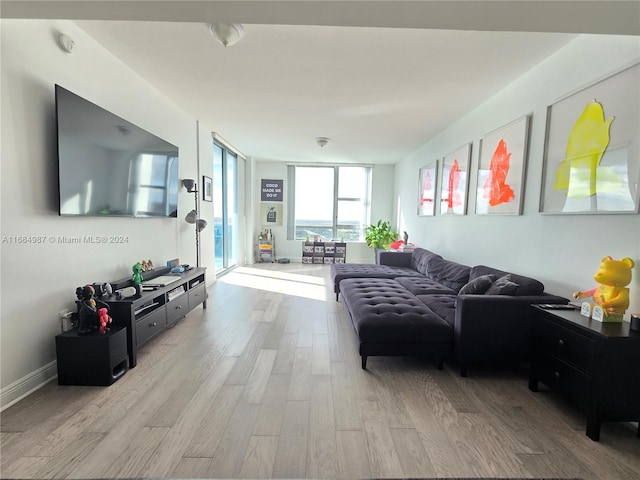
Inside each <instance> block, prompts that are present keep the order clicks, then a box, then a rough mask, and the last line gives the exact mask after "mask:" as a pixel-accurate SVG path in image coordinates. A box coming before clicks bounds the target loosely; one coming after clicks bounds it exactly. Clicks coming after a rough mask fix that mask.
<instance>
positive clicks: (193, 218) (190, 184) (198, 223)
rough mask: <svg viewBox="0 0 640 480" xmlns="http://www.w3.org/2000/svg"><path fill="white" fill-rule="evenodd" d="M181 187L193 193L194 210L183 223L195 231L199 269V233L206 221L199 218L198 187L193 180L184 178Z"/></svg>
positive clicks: (205, 225)
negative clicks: (189, 224)
mask: <svg viewBox="0 0 640 480" xmlns="http://www.w3.org/2000/svg"><path fill="white" fill-rule="evenodd" d="M182 185H184V188H185V189H186V190H187V192H189V193H193V197H194V202H195V208H194V209H193V210H191V211H190V212H189V213H187V216H186V217H184V220H185V222H187V223H191V224H193V225H195V230H196V267H200V232H201V231H202V230H204V229H205V228H206V227H207V221H206V220H203V219H201V218H200V212H199V211H198V187H197V186H196V182H195V181H194V180H193V179H190V178H185V179H184V180H182Z"/></svg>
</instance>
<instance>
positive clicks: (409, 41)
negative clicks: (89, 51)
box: [2, 0, 640, 164]
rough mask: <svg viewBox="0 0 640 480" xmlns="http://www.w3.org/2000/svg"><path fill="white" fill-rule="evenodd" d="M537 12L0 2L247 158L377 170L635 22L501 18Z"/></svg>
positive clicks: (489, 7) (406, 6) (5, 12)
mask: <svg viewBox="0 0 640 480" xmlns="http://www.w3.org/2000/svg"><path fill="white" fill-rule="evenodd" d="M545 3H547V4H549V5H550V6H551V5H556V4H568V3H571V2H517V1H516V2H483V1H480V0H477V1H472V2H456V1H453V2H401V1H396V2H386V1H379V2H369V1H351V2H317V1H315V2H314V1H306V2H305V1H284V2H283V1H280V2H271V1H269V0H263V1H260V2H251V1H234V2H208V1H195V2H193V1H182V2H180V1H178V2H176V1H164V2H157V1H153V0H147V1H129V2H115V1H106V2H105V1H93V2H56V1H47V2H30V1H22V2H7V1H4V2H3V5H2V16H3V17H5V18H9V17H14V18H68V19H73V20H74V21H75V22H76V23H77V25H78V26H79V27H80V28H82V29H83V30H84V31H86V32H87V33H88V34H89V35H90V36H92V37H93V38H95V39H96V40H97V41H98V42H99V43H101V44H102V45H103V46H104V47H105V48H106V49H108V50H109V51H111V52H112V53H113V54H114V55H115V56H117V57H118V58H119V59H121V60H122V61H123V62H124V63H126V64H127V65H129V66H130V67H131V68H132V69H133V70H135V71H136V72H138V74H140V75H141V76H142V77H144V78H145V79H146V80H147V81H148V82H149V83H151V84H152V85H154V86H155V87H156V88H157V89H158V90H159V91H160V92H162V93H163V94H164V95H165V96H166V97H168V98H169V99H171V100H172V101H173V102H174V103H175V104H177V105H178V106H179V107H180V108H181V109H182V110H184V111H185V112H187V113H188V114H189V115H191V116H193V117H194V118H195V119H197V120H199V121H200V123H201V124H202V125H203V126H205V127H207V128H210V129H211V130H213V131H215V132H217V133H218V134H220V135H221V136H222V137H224V138H225V139H226V140H228V141H229V142H230V143H231V144H232V145H234V146H235V147H236V148H237V149H238V150H240V151H241V152H242V153H243V154H245V155H247V156H251V157H254V158H257V159H268V160H278V161H286V162H354V163H367V164H376V163H395V162H397V161H398V160H400V159H402V158H403V157H405V156H406V155H408V154H409V153H411V152H412V151H414V150H416V149H417V148H418V147H419V146H420V145H421V144H423V143H425V142H426V141H427V140H429V139H430V138H431V137H433V136H434V135H436V134H437V133H438V132H440V131H442V130H443V129H445V128H446V127H447V126H449V125H450V124H451V123H452V122H454V121H455V120H456V119H457V118H460V117H461V116H462V115H464V114H465V113H466V112H468V111H469V110H471V109H473V108H474V107H475V106H477V105H479V104H481V103H482V102H484V101H486V100H487V99H488V98H490V97H491V96H492V95H494V94H495V93H497V92H498V91H500V90H501V89H502V88H504V87H505V86H506V85H508V84H509V83H511V82H512V81H514V80H515V79H517V78H518V77H520V76H521V75H523V74H524V73H526V72H527V71H529V70H530V69H532V68H533V67H534V66H535V65H536V64H538V63H539V62H540V61H542V60H543V59H544V58H546V57H547V56H549V55H550V54H552V53H553V52H554V51H556V50H558V49H559V48H562V47H563V46H564V45H566V44H567V43H568V42H569V41H571V40H572V39H573V38H575V34H576V33H578V32H587V33H593V32H597V33H624V34H634V35H637V34H638V33H640V14H639V16H638V18H639V20H638V27H637V30H638V31H636V32H633V31H630V32H629V31H627V30H628V28H629V27H628V24H629V22H628V21H627V22H626V23H625V22H622V23H621V22H618V23H609V22H607V21H606V20H607V19H606V18H605V21H604V22H603V18H602V17H601V16H600V17H599V18H598V22H595V24H597V26H594V25H591V24H590V21H589V20H588V19H589V18H590V15H588V13H589V12H587V11H585V12H584V15H576V5H577V4H578V3H579V4H581V5H582V4H584V5H586V7H585V8H587V7H588V8H591V7H592V6H597V5H599V4H601V3H609V4H610V2H595V1H594V2H572V3H573V5H572V8H570V9H568V11H567V12H566V14H565V16H566V17H567V19H569V20H567V22H566V25H567V27H566V28H564V29H563V28H560V27H554V23H556V21H557V18H555V17H554V19H555V20H554V21H545V18H544V15H542V13H544V12H543V11H538V10H535V11H526V12H524V11H522V10H517V9H516V10H515V11H511V10H510V9H511V8H512V7H513V5H515V6H517V5H518V4H521V5H523V6H524V5H529V4H537V5H541V4H545ZM623 3H625V2H623ZM626 3H632V4H636V5H640V3H637V2H626ZM7 4H8V7H9V8H8V9H7ZM36 4H37V8H33V9H31V10H29V9H28V8H27V9H26V10H25V6H26V7H29V6H31V7H33V6H34V5H36ZM74 4H75V7H74ZM445 4H447V5H445ZM500 4H502V6H503V7H505V6H507V7H508V8H503V9H500V8H498V7H500ZM79 5H82V6H83V8H78V6H79ZM91 5H92V6H93V7H92V8H91ZM328 5H330V8H328ZM452 5H456V6H457V9H454V10H451V6H452ZM116 6H117V8H115V7H116ZM207 6H208V7H210V8H213V7H215V8H213V9H209V10H203V8H205V7H207ZM269 6H270V7H271V8H267V7H269ZM463 6H466V8H461V7H463ZM55 7H57V8H55ZM391 7H395V8H391ZM419 7H420V8H424V7H431V10H430V11H428V12H427V11H421V10H419ZM434 7H440V10H438V9H435V10H434V9H433V8H434ZM478 7H484V8H481V9H480V10H478V9H477V8H478ZM553 8H555V7H553ZM609 10H610V11H612V12H614V13H616V11H615V9H608V10H607V11H609ZM536 12H537V14H534V13H536ZM598 12H599V11H597V12H595V14H598ZM638 12H640V10H638ZM427 13H429V15H427ZM553 13H554V14H556V15H560V14H561V13H562V12H560V13H558V12H553ZM569 13H571V15H569ZM617 13H618V14H619V15H622V16H623V17H625V18H627V17H628V15H629V12H628V11H622V10H621V11H620V12H617ZM471 14H473V15H471ZM523 14H526V15H525V17H524V18H523ZM527 15H528V17H529V18H527ZM607 15H610V13H609V14H607ZM470 17H475V18H470ZM580 17H582V18H583V21H582V23H580V22H578V23H576V21H575V19H576V18H580ZM438 18H440V21H438V22H436V20H438ZM141 19H145V20H141ZM627 19H628V18H627ZM215 21H236V22H241V23H243V24H244V29H245V32H246V35H245V37H244V38H243V39H242V40H241V41H240V42H239V43H238V44H236V45H234V46H232V47H226V48H225V47H223V46H222V45H221V44H219V43H217V42H216V40H215V39H214V38H213V37H212V36H211V35H210V33H209V30H208V28H207V23H210V22H215ZM279 22H281V23H279ZM433 22H436V24H435V25H434V24H432V23H433ZM603 23H604V24H605V25H614V26H610V27H607V28H609V29H611V31H607V32H600V31H598V30H599V29H601V28H602V24H603ZM514 24H515V25H516V27H515V28H514V27H512V26H513V25H514ZM406 26H410V27H411V28H406ZM443 26H444V27H446V28H443ZM631 27H633V22H632V24H631ZM510 28H513V29H514V30H515V29H518V30H522V31H508V30H509V29H510ZM479 29H491V30H497V31H479ZM549 30H550V31H549ZM554 30H557V31H554ZM563 30H564V31H566V32H570V33H561V32H562V31H563ZM631 30H633V28H631ZM82 48H83V45H82V44H78V43H76V50H80V49H82ZM523 113H526V112H523ZM491 127H494V126H493V125H489V124H488V128H491ZM318 136H324V137H329V138H330V141H329V143H328V145H326V146H325V147H323V148H321V147H319V146H318V145H317V144H316V143H315V140H314V139H315V137H318Z"/></svg>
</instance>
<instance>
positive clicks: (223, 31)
mask: <svg viewBox="0 0 640 480" xmlns="http://www.w3.org/2000/svg"><path fill="white" fill-rule="evenodd" d="M209 33H211V35H213V36H214V37H215V38H216V40H218V42H220V43H221V44H222V45H224V46H225V47H231V46H233V45H235V44H236V43H238V42H239V41H240V40H241V39H242V37H244V27H243V26H242V25H241V24H240V23H211V24H209Z"/></svg>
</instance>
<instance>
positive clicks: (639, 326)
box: [629, 313, 640, 332]
mask: <svg viewBox="0 0 640 480" xmlns="http://www.w3.org/2000/svg"><path fill="white" fill-rule="evenodd" d="M629 328H630V329H631V330H633V331H634V332H640V313H632V314H631V326H630V327H629Z"/></svg>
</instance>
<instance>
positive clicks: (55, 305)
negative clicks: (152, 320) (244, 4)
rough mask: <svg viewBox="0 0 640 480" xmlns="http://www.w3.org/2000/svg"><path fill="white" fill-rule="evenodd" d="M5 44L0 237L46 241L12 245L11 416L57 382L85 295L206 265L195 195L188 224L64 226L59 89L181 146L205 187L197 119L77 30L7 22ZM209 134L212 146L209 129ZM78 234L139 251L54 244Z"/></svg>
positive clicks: (5, 326)
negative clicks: (141, 276)
mask: <svg viewBox="0 0 640 480" xmlns="http://www.w3.org/2000/svg"><path fill="white" fill-rule="evenodd" d="M59 32H64V33H66V34H68V35H71V36H72V37H73V38H74V39H75V42H76V49H75V52H74V54H73V55H66V54H64V53H63V52H62V51H61V50H60V49H59V48H58V46H57V44H56V38H57V34H58V33H59ZM1 35H2V43H1V48H2V51H1V62H2V64H1V67H2V68H1V70H2V77H1V78H2V84H1V89H2V97H1V98H2V119H1V121H2V124H1V126H2V129H1V131H2V138H1V141H2V165H1V168H2V170H1V171H2V175H1V177H2V181H1V185H2V191H1V199H2V210H1V212H2V218H1V220H2V222H1V228H2V232H1V234H2V236H3V238H4V239H5V240H6V239H7V238H11V237H12V236H24V235H38V236H44V237H45V239H46V240H45V242H44V243H43V244H37V245H34V244H12V243H7V242H3V243H2V245H1V252H2V254H1V264H0V267H1V282H0V295H1V297H0V302H1V318H0V331H1V334H0V337H1V355H2V362H1V364H2V365H1V388H2V390H1V393H2V395H1V403H0V405H2V406H6V405H7V404H8V403H10V402H12V401H14V400H15V399H16V398H18V397H19V396H21V395H23V394H24V393H26V392H27V391H29V390H30V389H32V388H35V387H36V386H37V385H38V384H40V383H41V382H43V381H45V380H47V379H50V378H51V377H52V376H53V375H55V373H56V372H55V363H54V361H55V343H54V336H55V335H56V334H58V333H60V327H59V320H58V312H59V311H60V310H62V309H64V308H74V300H75V289H76V287H77V286H80V285H84V284H87V283H92V282H97V281H110V280H116V279H120V278H124V277H127V276H129V275H131V266H132V265H133V264H134V263H136V262H137V261H139V260H142V259H151V260H152V261H153V262H154V264H156V265H164V264H165V262H166V260H168V259H170V258H174V257H177V256H179V257H181V259H182V260H183V262H186V263H193V264H195V244H194V243H195V242H194V233H193V230H192V226H191V225H188V224H186V223H185V222H184V221H182V219H183V218H184V216H185V215H186V213H187V212H188V211H189V210H191V209H192V208H193V196H192V195H191V194H189V193H187V192H186V191H185V190H184V189H181V192H180V196H179V211H178V219H151V218H150V219H146V218H143V219H134V218H74V217H59V216H58V214H57V162H56V122H55V103H54V84H56V83H58V84H60V85H62V86H64V87H65V88H68V89H69V90H71V91H73V92H75V93H77V94H78V95H80V96H82V97H85V98H87V99H89V100H91V101H92V102H94V103H97V104H98V105H100V106H102V107H104V108H106V109H108V110H110V111H112V112H114V113H115V114H117V115H119V116H121V117H124V118H126V119H127V120H129V121H131V122H132V123H135V124H137V125H139V126H141V127H143V128H145V129H147V130H149V131H150V132H152V133H154V134H155V135H157V136H159V137H162V138H165V139H166V140H168V141H170V142H171V143H173V144H175V145H178V146H179V148H180V178H199V177H198V167H197V154H198V149H197V147H196V146H197V141H196V134H197V131H198V127H197V125H196V121H195V119H192V118H190V117H188V116H187V115H186V114H185V113H184V112H183V111H181V110H179V109H178V108H177V107H176V106H175V105H174V104H172V103H171V101H170V100H169V99H168V98H166V97H164V96H163V95H162V94H161V93H159V92H158V91H156V90H155V89H154V88H153V87H151V85H149V84H148V83H146V82H145V81H144V80H142V79H141V78H140V77H139V76H138V75H137V74H136V73H134V72H133V71H132V70H131V69H129V68H128V67H127V66H125V65H124V64H123V63H121V62H120V61H119V60H118V59H117V58H115V57H114V56H113V55H111V54H110V53H109V52H108V51H106V50H105V49H104V48H102V47H101V46H100V45H99V44H97V43H96V42H95V41H93V40H92V39H91V38H90V37H88V36H87V35H86V34H85V33H84V32H83V31H82V30H80V29H78V28H77V27H76V26H75V25H74V24H73V23H71V22H67V21H31V20H2V23H1ZM200 130H201V137H202V136H203V135H202V131H206V130H205V129H204V128H202V127H200ZM204 137H205V138H206V141H203V142H202V145H201V149H203V150H206V149H207V147H206V145H207V144H208V145H210V144H211V137H210V135H209V134H206V135H204ZM209 148H210V147H209ZM205 153H206V154H207V155H208V156H209V158H211V155H210V152H205ZM209 164H210V162H209ZM202 173H203V174H209V175H210V174H211V173H210V170H206V169H205V170H203V172H202ZM208 205H212V204H208ZM209 208H212V207H209ZM205 210H206V211H208V209H207V208H205ZM204 215H206V212H203V216H204ZM212 232H213V228H211V229H210V230H205V232H204V235H203V238H204V239H205V241H206V242H208V243H207V245H204V248H203V257H204V258H205V259H207V260H209V259H212V258H213V240H212V239H213V233H212ZM77 235H79V236H84V235H107V236H108V235H122V236H126V237H128V241H127V242H126V243H123V244H111V245H108V246H105V245H93V244H73V245H63V244H59V243H55V242H53V241H51V240H49V238H51V237H54V238H55V237H58V236H77ZM209 236H210V238H209ZM210 272H211V274H210V275H209V277H210V278H212V277H213V271H212V269H211V270H210Z"/></svg>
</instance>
